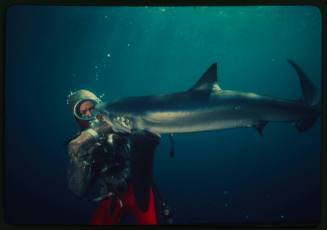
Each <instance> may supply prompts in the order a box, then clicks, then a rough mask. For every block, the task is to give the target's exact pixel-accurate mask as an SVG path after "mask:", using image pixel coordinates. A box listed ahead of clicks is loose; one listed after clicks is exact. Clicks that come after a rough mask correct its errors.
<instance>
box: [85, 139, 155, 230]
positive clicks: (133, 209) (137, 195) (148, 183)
mask: <svg viewBox="0 0 327 230" xmlns="http://www.w3.org/2000/svg"><path fill="white" fill-rule="evenodd" d="M131 139H132V143H133V144H132V147H131V181H130V182H129V185H128V189H127V192H125V193H124V194H122V195H119V196H114V197H107V198H105V199H103V200H102V201H100V204H99V206H98V207H97V209H96V212H95V214H94V215H93V217H92V218H91V224H94V225H111V224H119V223H120V221H121V218H122V216H123V215H124V214H127V213H131V214H132V215H133V217H134V219H135V221H136V223H137V224H158V211H157V210H158V208H157V204H156V193H155V191H154V186H153V183H152V165H153V155H154V151H155V148H156V146H157V145H158V143H159V141H160V139H159V138H158V137H156V136H153V135H149V134H147V133H141V134H137V135H133V136H132V137H131Z"/></svg>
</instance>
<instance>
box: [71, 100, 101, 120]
mask: <svg viewBox="0 0 327 230" xmlns="http://www.w3.org/2000/svg"><path fill="white" fill-rule="evenodd" d="M96 104H97V102H96V101H94V100H91V99H86V100H81V101H79V102H78V103H76V104H75V106H74V116H75V117H76V118H77V119H79V120H82V121H92V120H95V119H96V118H97V117H98V116H99V115H100V113H99V111H97V110H96V109H95V105H96Z"/></svg>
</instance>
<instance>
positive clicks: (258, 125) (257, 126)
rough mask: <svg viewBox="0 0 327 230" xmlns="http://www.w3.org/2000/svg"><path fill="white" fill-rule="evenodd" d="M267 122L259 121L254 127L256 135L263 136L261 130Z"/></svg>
mask: <svg viewBox="0 0 327 230" xmlns="http://www.w3.org/2000/svg"><path fill="white" fill-rule="evenodd" d="M267 123H268V122H267V121H261V122H259V123H258V124H256V125H255V129H256V130H257V131H258V133H259V134H260V135H261V136H263V130H264V128H265V127H266V125H267Z"/></svg>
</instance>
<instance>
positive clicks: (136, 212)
mask: <svg viewBox="0 0 327 230" xmlns="http://www.w3.org/2000/svg"><path fill="white" fill-rule="evenodd" d="M126 195H127V196H125V199H124V201H125V202H124V203H126V204H128V209H129V210H130V211H131V213H132V214H133V216H134V217H135V219H136V222H137V224H158V219H157V218H158V217H157V209H156V204H155V196H154V192H153V188H152V187H150V195H149V200H148V202H149V203H148V204H149V205H148V209H147V210H146V211H142V210H141V209H140V208H139V207H138V206H137V202H136V200H135V196H134V192H133V187H132V186H130V187H129V192H128V193H127V194H126Z"/></svg>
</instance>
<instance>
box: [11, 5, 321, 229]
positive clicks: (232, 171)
mask: <svg viewBox="0 0 327 230" xmlns="http://www.w3.org/2000/svg"><path fill="white" fill-rule="evenodd" d="M6 25H7V28H6V36H7V43H6V79H5V90H6V92H5V103H6V104H5V110H6V111H5V116H6V117H5V119H6V120H5V151H6V152H5V173H6V177H5V179H6V186H5V193H6V196H5V204H6V220H7V222H9V223H18V224H19V223H24V224H26V223H32V224H37V223H58V224H62V223H65V224H75V223H79V224H85V223H88V222H89V219H90V216H91V214H92V213H93V212H94V209H95V207H96V203H93V202H88V201H83V200H81V199H80V198H78V197H75V196H74V195H73V194H72V193H70V192H69V191H68V189H67V181H66V163H67V153H66V149H65V147H64V146H63V143H64V142H65V140H66V139H68V138H70V137H71V136H72V135H74V134H75V133H76V126H75V124H74V121H73V119H72V114H71V113H70V111H69V109H68V106H67V105H66V97H67V95H68V94H69V92H70V90H76V89H80V88H86V89H89V90H92V91H94V92H95V93H97V94H98V95H101V94H104V97H103V100H113V99H117V98H120V97H125V96H141V95H148V94H163V93H171V92H176V91H182V90H186V89H188V88H189V87H191V86H192V85H193V84H194V82H195V81H196V80H197V79H198V78H199V77H200V76H201V74H202V73H203V72H204V71H205V70H206V69H207V68H208V67H209V65H210V64H212V63H213V62H217V63H218V82H219V84H220V86H221V87H222V88H223V89H233V90H239V91H252V92H256V93H259V94H266V95H270V96H276V97H282V98H286V99H297V98H300V96H301V90H300V85H299V82H298V79H297V76H296V74H295V72H294V70H293V69H292V68H291V67H290V65H289V64H288V63H287V62H286V61H285V58H291V59H293V60H294V61H295V62H297V63H298V64H299V65H300V66H301V67H302V68H303V69H304V70H305V72H306V73H307V75H308V76H309V77H310V79H311V80H312V81H313V82H314V83H315V85H316V86H318V87H320V85H321V84H320V81H321V16H320V12H319V10H318V9H317V8H314V7H310V6H301V7H300V6H298V7H285V6H283V7H260V6H253V7H59V6H57V7H41V6H15V7H11V8H9V10H8V12H7V24H6ZM175 143H176V156H175V159H170V158H169V156H168V151H169V142H168V138H167V137H166V136H163V138H162V141H161V144H160V145H159V147H158V149H157V152H156V157H155V162H154V176H155V178H156V181H157V184H158V187H159V188H160V190H161V193H162V195H163V196H164V198H165V199H166V200H167V202H168V203H169V204H170V206H171V207H172V209H173V212H174V217H175V222H176V223H316V222H317V221H318V220H319V208H320V207H319V206H320V199H319V196H320V120H319V121H318V122H316V124H315V125H314V127H313V128H312V129H310V130H309V131H307V132H305V133H299V132H297V130H296V129H295V128H294V127H292V126H291V125H289V124H277V123H274V124H268V126H267V127H266V129H265V130H264V136H263V137H260V135H259V134H258V133H257V132H256V131H255V130H254V129H233V130H225V131H215V132H205V133H194V134H178V135H175Z"/></svg>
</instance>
